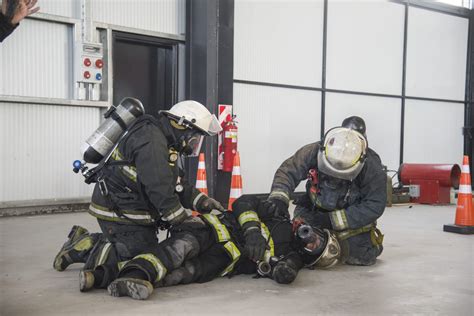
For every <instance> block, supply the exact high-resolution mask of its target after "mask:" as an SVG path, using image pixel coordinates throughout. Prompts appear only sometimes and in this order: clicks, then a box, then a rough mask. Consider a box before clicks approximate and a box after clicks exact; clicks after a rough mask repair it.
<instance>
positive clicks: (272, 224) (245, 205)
mask: <svg viewBox="0 0 474 316" xmlns="http://www.w3.org/2000/svg"><path fill="white" fill-rule="evenodd" d="M265 203H267V202H263V201H260V200H258V199H257V198H255V197H252V196H248V195H247V196H246V195H244V196H242V197H240V198H239V199H237V200H236V201H235V202H234V204H233V212H227V213H225V214H222V215H221V216H219V217H213V216H212V215H207V214H206V215H202V216H201V217H202V218H203V219H204V221H205V222H206V223H207V224H208V226H209V227H211V228H212V229H211V231H212V233H213V235H214V240H215V242H214V244H213V245H212V246H210V247H209V248H208V249H206V250H205V251H203V252H201V253H200V254H199V255H198V256H196V257H194V258H191V259H189V260H186V261H185V262H184V264H183V265H182V266H181V267H180V268H178V269H175V270H173V271H171V272H169V273H168V274H167V275H166V276H165V277H164V278H163V280H162V281H161V282H160V283H158V284H157V286H171V285H177V284H187V283H193V282H197V283H203V282H207V281H210V280H212V279H214V278H216V277H218V276H224V275H227V274H229V275H236V274H258V275H259V276H261V277H269V278H271V279H273V280H275V281H276V282H278V283H281V284H288V283H291V282H293V281H294V280H295V278H296V276H297V274H298V271H299V270H300V269H301V268H302V267H304V266H307V267H314V266H317V267H330V266H333V265H334V264H336V263H337V261H338V258H339V255H340V248H339V244H338V242H337V241H336V239H335V238H334V237H333V236H332V234H330V233H329V231H323V230H320V229H318V228H313V227H310V226H308V225H305V224H303V223H301V222H299V223H293V224H292V223H291V222H290V221H289V220H288V219H287V218H275V217H274V215H273V214H265V210H267V209H268V207H265V205H264V204H265ZM190 231H191V230H190ZM229 237H230V240H229ZM230 242H231V243H232V245H231V246H230V245H229V243H230Z"/></svg>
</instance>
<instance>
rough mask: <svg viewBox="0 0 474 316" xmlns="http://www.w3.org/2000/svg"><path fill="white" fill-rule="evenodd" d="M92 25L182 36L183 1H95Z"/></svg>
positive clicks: (183, 25)
mask: <svg viewBox="0 0 474 316" xmlns="http://www.w3.org/2000/svg"><path fill="white" fill-rule="evenodd" d="M91 2H92V16H93V19H94V21H99V22H105V23H110V24H116V25H121V26H128V27H134V28H139V29H144V30H150V31H157V32H163V33H170V34H184V33H185V18H186V16H185V14H183V13H184V12H185V6H186V5H185V4H186V3H185V0H159V1H156V0H134V1H130V0H94V1H91Z"/></svg>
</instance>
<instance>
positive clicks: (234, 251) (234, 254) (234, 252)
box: [221, 241, 240, 276]
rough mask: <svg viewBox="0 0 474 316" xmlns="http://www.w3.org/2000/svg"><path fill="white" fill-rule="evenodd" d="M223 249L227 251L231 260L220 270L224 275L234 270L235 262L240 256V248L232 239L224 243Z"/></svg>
mask: <svg viewBox="0 0 474 316" xmlns="http://www.w3.org/2000/svg"><path fill="white" fill-rule="evenodd" d="M224 249H225V250H226V251H227V254H228V255H229V257H230V258H231V259H232V262H231V264H229V265H228V266H227V268H225V270H224V271H222V273H221V276H224V275H226V274H228V273H229V272H231V271H232V270H234V267H235V264H236V263H237V261H239V258H240V250H239V248H237V246H236V245H235V244H234V243H233V242H232V241H228V242H226V243H225V244H224Z"/></svg>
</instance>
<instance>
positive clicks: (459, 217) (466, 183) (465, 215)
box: [444, 156, 474, 234]
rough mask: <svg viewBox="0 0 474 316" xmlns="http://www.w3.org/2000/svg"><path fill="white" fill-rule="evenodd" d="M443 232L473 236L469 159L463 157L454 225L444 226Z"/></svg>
mask: <svg viewBox="0 0 474 316" xmlns="http://www.w3.org/2000/svg"><path fill="white" fill-rule="evenodd" d="M444 231H445V232H451V233H458V234H474V209H473V208H472V189H471V175H470V173H469V157H468V156H464V159H463V162H462V172H461V179H460V181H459V191H458V206H457V208H456V219H455V220H454V225H444Z"/></svg>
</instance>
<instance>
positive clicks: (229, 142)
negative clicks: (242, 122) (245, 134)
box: [222, 116, 238, 172]
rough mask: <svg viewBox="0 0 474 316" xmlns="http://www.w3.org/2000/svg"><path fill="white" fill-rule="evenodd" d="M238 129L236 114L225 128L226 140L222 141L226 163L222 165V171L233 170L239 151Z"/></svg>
mask: <svg viewBox="0 0 474 316" xmlns="http://www.w3.org/2000/svg"><path fill="white" fill-rule="evenodd" d="M237 130H238V128H237V124H236V122H235V116H234V117H232V119H231V120H230V121H228V122H227V123H226V124H225V125H224V128H223V133H222V134H223V135H224V136H223V137H224V141H223V142H222V148H223V152H224V163H223V165H222V171H226V172H231V171H232V167H233V162H234V156H235V153H236V152H237Z"/></svg>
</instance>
